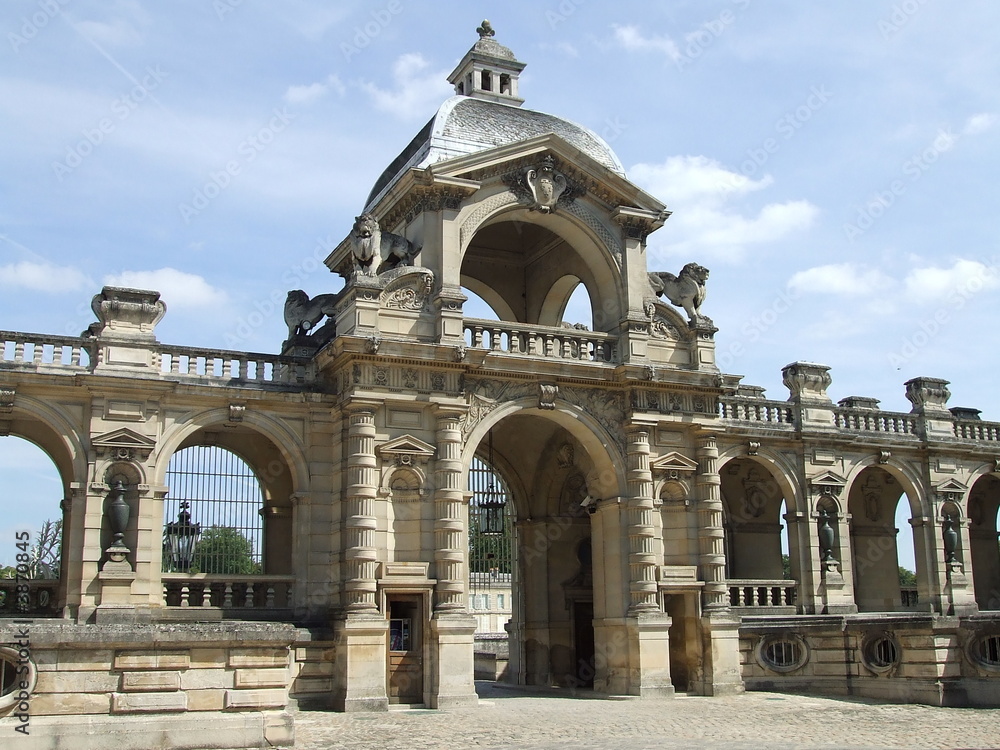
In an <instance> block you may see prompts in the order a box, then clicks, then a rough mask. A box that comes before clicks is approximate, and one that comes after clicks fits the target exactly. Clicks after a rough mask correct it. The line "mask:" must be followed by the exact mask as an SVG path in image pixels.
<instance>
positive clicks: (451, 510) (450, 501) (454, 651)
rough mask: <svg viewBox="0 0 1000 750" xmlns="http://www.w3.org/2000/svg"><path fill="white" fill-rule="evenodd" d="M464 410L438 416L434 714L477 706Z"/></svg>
mask: <svg viewBox="0 0 1000 750" xmlns="http://www.w3.org/2000/svg"><path fill="white" fill-rule="evenodd" d="M464 411H465V410H464V408H447V407H441V408H439V409H438V410H437V413H436V416H437V458H436V459H435V476H436V479H437V488H436V490H435V492H434V511H435V513H434V563H435V568H436V571H435V577H436V578H437V583H436V585H435V587H434V589H435V595H434V599H435V601H434V615H433V617H432V618H431V622H430V628H429V632H430V654H431V664H430V669H431V679H430V704H431V707H432V708H454V707H456V706H467V705H474V704H475V703H476V702H477V701H478V700H479V699H478V697H477V696H476V686H475V683H474V682H473V675H474V671H475V664H474V653H473V652H474V644H475V639H474V635H475V632H476V618H474V617H473V616H472V615H470V614H469V613H468V610H467V609H466V598H465V596H466V591H465V587H466V575H465V570H466V568H465V566H466V559H467V556H468V550H467V548H468V542H467V539H468V518H469V507H468V496H467V493H466V492H465V491H464V490H463V488H462V484H463V482H462V478H463V477H462V430H461V426H460V424H459V418H460V417H461V416H462V414H464Z"/></svg>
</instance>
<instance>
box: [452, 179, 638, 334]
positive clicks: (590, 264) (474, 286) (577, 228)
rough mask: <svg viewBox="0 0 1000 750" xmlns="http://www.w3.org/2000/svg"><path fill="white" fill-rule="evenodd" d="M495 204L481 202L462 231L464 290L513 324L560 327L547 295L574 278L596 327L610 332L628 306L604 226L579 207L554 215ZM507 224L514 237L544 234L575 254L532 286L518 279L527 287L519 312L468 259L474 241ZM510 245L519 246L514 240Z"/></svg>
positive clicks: (616, 253) (616, 247)
mask: <svg viewBox="0 0 1000 750" xmlns="http://www.w3.org/2000/svg"><path fill="white" fill-rule="evenodd" d="M511 198H512V199H513V196H511ZM496 199H497V196H493V197H492V198H487V199H485V200H484V201H483V202H482V207H481V208H480V210H478V211H477V210H473V212H472V214H471V215H470V216H469V217H468V219H467V220H466V221H465V223H464V224H463V226H462V228H461V231H460V236H461V248H460V257H459V258H458V259H457V260H458V266H459V268H460V269H461V270H460V277H461V283H462V285H463V286H465V287H466V288H468V289H470V290H472V291H474V292H475V293H476V294H478V295H479V296H481V297H482V298H483V299H484V300H486V301H487V302H489V303H490V304H491V305H492V306H493V308H494V310H496V311H497V313H498V314H504V312H502V311H506V313H507V314H510V315H512V318H511V320H516V321H520V322H527V323H532V324H539V325H558V324H559V322H560V321H559V320H556V319H555V318H556V317H557V316H558V313H559V312H561V309H559V306H558V305H553V304H552V301H551V300H552V298H551V294H550V292H551V289H552V288H553V287H554V286H556V285H557V284H560V283H562V280H563V279H564V278H565V277H566V276H567V275H572V276H575V277H576V278H578V279H579V281H580V283H582V284H583V285H584V286H585V288H586V289H587V292H588V294H589V296H590V300H591V306H592V318H593V320H594V325H595V328H597V329H599V330H610V329H612V328H613V327H614V326H615V325H617V323H618V322H619V320H621V318H622V317H623V316H624V313H625V310H626V307H627V303H626V297H625V289H624V281H623V279H622V273H621V269H620V257H621V248H620V242H619V240H618V239H617V238H616V237H615V236H614V234H612V232H611V231H610V230H609V229H608V228H607V227H606V226H605V225H604V224H603V222H601V220H600V219H599V218H598V217H597V216H596V215H594V214H593V212H592V211H591V210H590V209H589V208H587V207H585V206H579V207H577V208H576V209H575V211H573V212H570V211H568V210H564V209H563V208H562V207H560V209H558V210H556V211H554V212H551V213H542V212H538V211H530V210H528V209H527V208H525V207H524V206H523V205H522V204H520V203H518V202H517V201H516V200H513V201H506V200H505V201H502V202H497V200H496ZM574 205H575V204H574ZM506 223H510V224H511V226H512V227H513V231H515V232H520V231H522V228H523V227H525V226H528V227H538V228H540V229H542V230H547V232H549V233H551V234H552V235H553V236H554V237H556V238H558V239H559V240H561V241H563V242H565V243H566V245H568V246H569V247H570V248H572V250H573V251H574V252H573V253H572V254H564V256H563V257H562V258H561V260H565V261H568V265H567V266H565V267H563V266H560V267H559V268H558V270H556V269H555V268H553V269H548V270H547V273H546V274H545V275H544V276H541V275H538V274H536V275H534V277H533V278H532V279H531V280H530V282H525V280H524V279H522V280H521V282H524V284H525V285H524V289H523V291H522V293H523V294H525V302H524V305H525V306H524V309H523V311H520V312H519V311H518V309H517V305H516V304H512V302H511V299H509V297H511V295H509V294H508V295H507V297H505V296H504V295H503V294H502V293H500V292H497V291H496V290H494V291H490V290H489V289H488V287H489V285H490V282H489V280H488V279H486V278H484V277H485V276H487V275H488V274H487V273H486V272H485V271H482V270H477V268H476V267H475V260H476V259H475V258H473V257H472V256H471V255H470V250H471V249H472V248H474V246H475V241H476V238H482V237H483V236H484V235H483V233H484V232H489V231H490V229H491V228H494V229H495V230H496V231H497V232H500V231H502V230H504V229H505V227H503V226H502V225H504V224H506ZM543 237H544V235H543ZM509 244H511V245H516V244H517V243H516V241H515V240H513V239H512V240H511V241H510V242H509ZM467 261H468V262H467ZM469 262H471V263H472V265H471V266H470V265H469ZM530 284H536V285H538V288H537V289H532V287H531V286H530ZM570 291H571V290H570ZM566 297H567V298H568V294H567V295H566ZM500 300H502V301H500ZM522 318H523V319H524V320H522Z"/></svg>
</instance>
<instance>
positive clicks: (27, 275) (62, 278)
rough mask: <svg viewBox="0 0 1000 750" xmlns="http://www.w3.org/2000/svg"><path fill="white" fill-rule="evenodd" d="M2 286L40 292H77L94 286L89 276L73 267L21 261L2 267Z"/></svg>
mask: <svg viewBox="0 0 1000 750" xmlns="http://www.w3.org/2000/svg"><path fill="white" fill-rule="evenodd" d="M0 285H3V286H12V287H19V288H21V289H32V290H34V291H38V292H51V293H53V294H55V293H57V292H75V291H77V290H79V289H85V288H86V287H87V286H93V282H91V280H90V279H89V278H87V275H86V274H85V273H83V271H80V270H79V269H76V268H73V267H72V266H55V265H52V264H51V263H44V262H43V263H32V262H31V261H21V262H20V263H9V264H7V265H5V266H0Z"/></svg>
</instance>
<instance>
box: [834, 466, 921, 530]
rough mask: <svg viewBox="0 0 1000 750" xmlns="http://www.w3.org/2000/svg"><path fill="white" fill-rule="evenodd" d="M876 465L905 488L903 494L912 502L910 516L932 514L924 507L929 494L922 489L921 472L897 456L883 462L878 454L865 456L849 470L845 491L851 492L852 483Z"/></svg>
mask: <svg viewBox="0 0 1000 750" xmlns="http://www.w3.org/2000/svg"><path fill="white" fill-rule="evenodd" d="M872 466H874V467H876V468H878V469H883V470H885V471H886V472H887V473H888V474H889V475H890V476H892V477H893V479H895V480H896V481H897V482H899V486H900V487H901V488H902V490H903V494H904V495H905V496H906V499H907V502H909V504H910V516H911V517H919V516H923V515H930V514H929V513H927V512H925V511H927V510H929V509H925V508H924V507H923V502H922V501H923V500H925V499H926V498H927V494H926V493H925V492H922V491H921V480H920V476H919V474H917V473H916V471H914V470H913V468H912V467H909V466H907V465H906V464H904V463H902V462H901V461H898V460H896V459H895V458H891V457H890V458H889V460H888V461H887V462H886V463H881V462H880V460H879V458H878V457H877V456H868V457H867V458H863V459H861V460H860V461H858V462H857V463H856V464H854V465H853V466H852V467H851V468H850V470H849V471H848V472H847V477H846V479H847V481H846V483H845V485H844V491H845V492H846V493H850V491H851V485H853V484H854V481H855V480H856V479H857V478H858V476H859V475H860V474H861V472H863V471H864V470H865V469H867V468H870V467H872Z"/></svg>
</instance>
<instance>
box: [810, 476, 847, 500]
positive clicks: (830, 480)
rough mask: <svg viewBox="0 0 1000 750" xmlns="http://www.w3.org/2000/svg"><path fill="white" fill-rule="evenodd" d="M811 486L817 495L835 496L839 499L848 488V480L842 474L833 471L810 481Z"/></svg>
mask: <svg viewBox="0 0 1000 750" xmlns="http://www.w3.org/2000/svg"><path fill="white" fill-rule="evenodd" d="M809 486H810V487H811V488H812V490H813V492H815V493H816V494H817V495H833V496H834V497H839V496H840V493H841V492H843V490H844V487H846V486H847V480H846V479H844V477H842V476H840V474H835V473H834V472H832V471H824V472H823V473H822V474H820V475H819V476H818V477H814V478H812V479H810V480H809Z"/></svg>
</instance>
